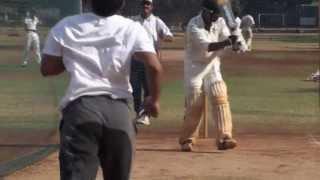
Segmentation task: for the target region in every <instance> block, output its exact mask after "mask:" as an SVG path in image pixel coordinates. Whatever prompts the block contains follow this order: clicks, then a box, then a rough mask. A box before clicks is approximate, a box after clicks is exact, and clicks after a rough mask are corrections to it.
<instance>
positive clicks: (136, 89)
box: [130, 59, 149, 113]
mask: <svg viewBox="0 0 320 180" xmlns="http://www.w3.org/2000/svg"><path fill="white" fill-rule="evenodd" d="M130 83H131V86H132V90H133V93H132V95H133V103H134V111H135V112H136V113H139V112H140V111H141V109H143V100H142V91H143V97H146V96H148V95H149V90H148V81H147V76H146V70H145V67H144V64H143V63H142V62H139V61H137V60H134V59H133V60H132V62H131V75H130Z"/></svg>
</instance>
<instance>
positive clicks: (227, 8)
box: [216, 0, 248, 52]
mask: <svg viewBox="0 0 320 180" xmlns="http://www.w3.org/2000/svg"><path fill="white" fill-rule="evenodd" d="M216 3H217V5H218V7H219V10H220V12H221V13H222V16H223V18H224V19H225V21H226V24H227V26H228V27H229V29H230V32H231V34H232V35H236V36H238V38H239V39H238V42H237V43H236V44H235V45H233V47H232V49H233V50H234V51H237V52H245V51H247V50H248V46H247V44H246V43H245V41H244V39H243V36H242V33H241V29H240V28H239V27H238V26H237V22H236V18H235V17H234V14H233V11H232V7H231V2H230V0H216Z"/></svg>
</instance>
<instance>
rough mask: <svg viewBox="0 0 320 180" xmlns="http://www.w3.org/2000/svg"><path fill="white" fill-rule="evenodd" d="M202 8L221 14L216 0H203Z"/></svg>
mask: <svg viewBox="0 0 320 180" xmlns="http://www.w3.org/2000/svg"><path fill="white" fill-rule="evenodd" d="M202 7H204V8H205V9H208V10H211V11H214V12H217V13H219V12H220V10H219V7H218V4H217V3H216V1H215V0H203V1H202Z"/></svg>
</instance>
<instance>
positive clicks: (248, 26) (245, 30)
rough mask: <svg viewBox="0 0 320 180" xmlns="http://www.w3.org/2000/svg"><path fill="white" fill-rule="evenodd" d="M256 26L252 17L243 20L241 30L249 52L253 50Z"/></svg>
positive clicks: (244, 17)
mask: <svg viewBox="0 0 320 180" xmlns="http://www.w3.org/2000/svg"><path fill="white" fill-rule="evenodd" d="M254 25H255V21H254V19H253V17H252V16H251V15H249V14H248V15H245V16H243V17H242V19H241V29H242V34H243V38H244V39H245V41H246V43H247V46H248V49H249V51H250V50H252V39H253V32H252V28H253V26H254Z"/></svg>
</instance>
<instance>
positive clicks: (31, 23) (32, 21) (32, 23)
mask: <svg viewBox="0 0 320 180" xmlns="http://www.w3.org/2000/svg"><path fill="white" fill-rule="evenodd" d="M38 23H39V19H38V18H37V17H34V18H30V17H27V18H25V19H24V24H25V26H26V29H27V30H30V31H36V30H37V25H38Z"/></svg>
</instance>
